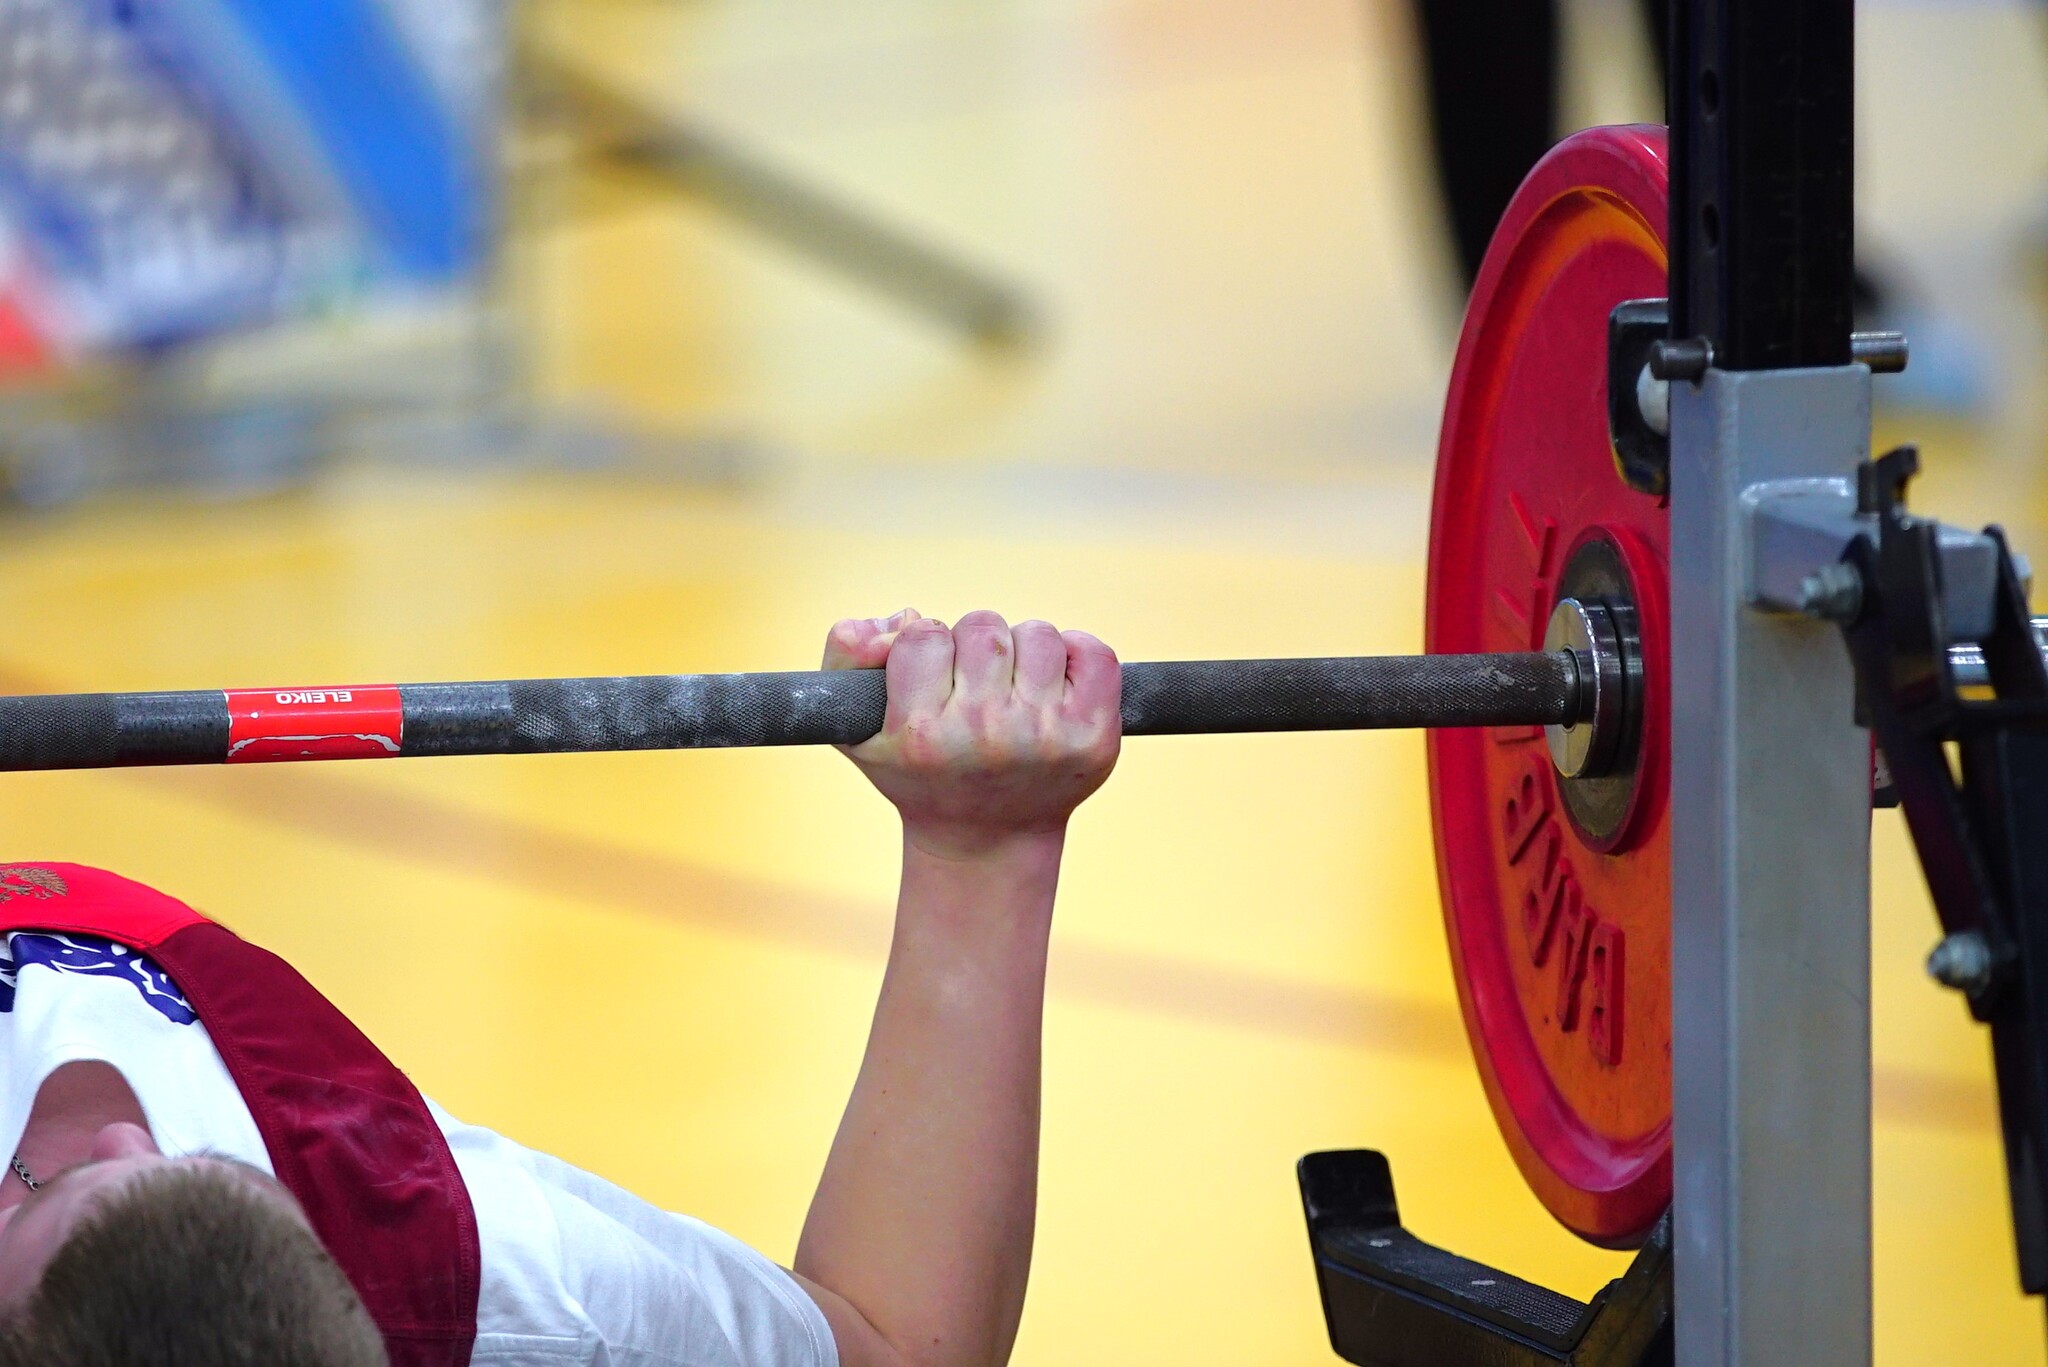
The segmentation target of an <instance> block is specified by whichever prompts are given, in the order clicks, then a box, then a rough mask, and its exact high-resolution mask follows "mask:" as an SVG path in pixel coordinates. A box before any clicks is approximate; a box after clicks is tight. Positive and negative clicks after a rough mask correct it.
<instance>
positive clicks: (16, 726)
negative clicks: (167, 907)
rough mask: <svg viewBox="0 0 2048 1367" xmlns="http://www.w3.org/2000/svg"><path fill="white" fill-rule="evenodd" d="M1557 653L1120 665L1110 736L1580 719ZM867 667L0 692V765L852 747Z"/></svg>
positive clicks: (878, 720) (1572, 678)
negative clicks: (1117, 720) (1118, 723)
mask: <svg viewBox="0 0 2048 1367" xmlns="http://www.w3.org/2000/svg"><path fill="white" fill-rule="evenodd" d="M1580 691H1581V690H1580V688H1579V669H1578V665H1577V661H1576V659H1575V657H1574V656H1573V655H1572V654H1571V653H1570V652H1565V651H1559V652H1556V653H1551V654H1542V653H1534V652H1530V653H1516V654H1496V655H1419V656H1365V657H1355V658H1345V659H1303V660H1188V661H1171V662H1164V663H1150V664H1128V665H1125V666H1124V669H1123V706H1122V712H1123V723H1124V733H1125V734H1126V735H1133V736H1145V735H1190V734H1221V733H1225V732H1249V731H1322V730H1359V729H1384V728H1396V727H1444V726H1540V725H1548V724H1552V723H1570V722H1574V721H1577V720H1579V719H1580V710H1581V706H1582V704H1581V701H1580ZM885 704H886V695H885V685H884V679H883V674H882V671H881V670H878V669H862V670H844V671H827V672H817V671H813V672H802V673H784V674H677V675H650V676H641V677H624V678H589V679H523V680H505V681H498V682H486V683H426V684H401V685H397V686H395V687H393V686H376V687H351V688H315V689H291V688H282V689H244V690H227V691H221V690H206V691H192V692H175V693H79V694H51V695H43V696H30V697H11V698H0V771H15V770H27V769H99V768H109V767H113V766H125V765H159V764H219V763H223V762H235V761H241V760H298V759H348V758H372V757H384V756H417V755H499V754H552V753H570V752H588V751H606V750H663V749H696V748H707V747H720V746H751V745H820V744H853V743H856V742H859V741H861V740H865V739H866V738H867V737H869V736H871V735H873V734H874V733H875V732H876V731H878V730H880V729H881V726H882V720H883V712H884V708H885Z"/></svg>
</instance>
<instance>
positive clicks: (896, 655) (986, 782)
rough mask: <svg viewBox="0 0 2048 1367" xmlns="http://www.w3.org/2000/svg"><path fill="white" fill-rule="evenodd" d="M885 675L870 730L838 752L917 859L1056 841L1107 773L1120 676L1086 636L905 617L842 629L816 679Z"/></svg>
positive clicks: (1110, 656)
mask: <svg viewBox="0 0 2048 1367" xmlns="http://www.w3.org/2000/svg"><path fill="white" fill-rule="evenodd" d="M878 667H880V668H886V669H887V671H888V681H889V709H888V714H887V717H886V719H885V720H884V721H883V723H882V729H881V731H880V732H879V733H878V734H877V735H875V736H873V737H871V738H870V739H868V740H865V741H863V742H861V743H860V744H859V745H855V746H850V747H847V748H846V753H847V754H848V755H849V756H850V757H851V758H852V760H853V762H854V763H855V764H857V765H859V766H860V768H861V771H862V772H863V773H865V774H866V775H867V776H868V778H869V779H870V780H871V781H872V782H873V783H874V785H875V786H876V787H877V788H879V789H881V791H882V795H883V796H885V797H887V798H888V799H889V801H891V802H893V803H894V804H896V810H897V811H898V812H900V813H902V816H903V828H904V834H905V836H906V838H908V839H909V840H910V842H911V843H912V844H914V845H916V846H917V847H918V848H919V849H921V850H923V851H924V852H925V853H926V854H929V855H935V856H937V857H939V858H943V859H965V858H970V857H973V856H976V855H979V854H983V853H986V852H989V851H991V850H994V849H999V848H1001V847H1002V846H1004V845H1006V844H1008V843H1010V842H1012V841H1014V840H1016V839H1017V838H1019V837H1034V836H1053V837H1055V838H1056V837H1058V836H1059V834H1060V833H1062V832H1063V831H1064V830H1065V829H1066V825H1067V818H1068V816H1070V815H1071V814H1072V813H1073V810H1074V808H1076V807H1078V806H1079V805H1080V804H1081V802H1082V800H1083V799H1084V798H1086V797H1087V796H1088V795H1089V794H1090V793H1092V792H1094V791H1095V790H1096V789H1097V788H1099V787H1101V786H1102V782H1103V780H1104V779H1106V778H1108V777H1109V771H1110V770H1111V769H1112V768H1114V767H1115V766H1116V757H1117V749H1118V744H1119V741H1120V740H1121V737H1122V718H1121V715H1120V710H1119V709H1120V703H1121V699H1122V676H1121V672H1120V669H1119V666H1118V664H1117V658H1116V654H1115V652H1114V651H1112V650H1111V649H1110V648H1109V647H1108V646H1106V645H1104V644H1103V643H1102V642H1101V641H1098V640H1096V639H1095V638H1094V637H1093V636H1090V635H1089V634H1088V633H1087V632H1085V631H1068V632H1061V631H1056V630H1054V628H1053V627H1052V626H1051V625H1050V624H1048V623H1045V622H1019V623H1018V624H1017V625H1016V626H1014V627H1012V626H1010V625H1009V624H1007V623H1006V622H1004V621H1003V619H1002V618H1001V617H998V616H997V615H996V614H995V613H993V612H970V613H968V614H967V615H966V616H965V617H963V618H961V619H960V624H959V625H958V626H956V627H954V628H952V629H951V630H948V629H947V627H946V624H945V623H944V622H938V621H933V620H932V619H931V618H929V617H922V616H920V615H918V613H917V612H916V611H914V610H912V609H908V608H906V609H905V610H903V611H902V612H899V613H897V614H896V615H895V616H894V617H889V618H876V619H868V620H849V621H844V622H841V623H839V624H838V625H837V626H835V627H833V628H832V634H831V635H830V636H828V637H827V638H826V641H825V668H827V669H874V668H878Z"/></svg>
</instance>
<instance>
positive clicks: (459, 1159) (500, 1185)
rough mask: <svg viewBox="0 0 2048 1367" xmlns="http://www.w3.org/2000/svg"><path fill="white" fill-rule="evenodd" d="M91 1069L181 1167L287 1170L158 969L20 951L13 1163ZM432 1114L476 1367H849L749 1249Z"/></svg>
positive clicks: (19, 945)
mask: <svg viewBox="0 0 2048 1367" xmlns="http://www.w3.org/2000/svg"><path fill="white" fill-rule="evenodd" d="M84 1060H96V1061H99V1062H104V1063H107V1064H109V1065H111V1066H112V1067H114V1068H115V1069H117V1070H119V1071H120V1073H121V1075H122V1076H123V1077H124V1078H126V1079H127V1082H128V1085H129V1087H131V1088H132V1089H133V1090H134V1092H135V1096H136V1099H137V1100H138V1101H139V1102H141V1104H142V1111H143V1114H144V1116H145V1117H147V1119H148V1121H149V1128H150V1133H151V1134H152V1135H154V1136H155V1138H156V1142H157V1147H159V1148H160V1149H162V1150H163V1151H164V1152H165V1153H166V1154H169V1155H172V1156H177V1155H179V1154H185V1153H191V1152H193V1151H195V1150H198V1149H206V1150H209V1151H211V1152H214V1153H218V1154H221V1155H223V1156H225V1157H228V1158H238V1159H240V1160H242V1161H243V1162H245V1163H250V1164H253V1165H254V1166H256V1167H258V1168H260V1169H262V1170H263V1171H264V1172H271V1171H272V1169H271V1166H270V1155H269V1153H268V1152H267V1151H266V1150H265V1148H264V1145H263V1136H262V1134H261V1133H260V1132H259V1131H258V1130H257V1128H256V1121H255V1119H254V1117H252V1116H251V1115H250V1113H249V1108H248V1106H247V1105H246V1104H245V1103H244V1102H243V1100H242V1095H241V1092H240V1091H239V1090H237V1088H236V1087H235V1083H234V1079H233V1078H231V1077H230V1076H229V1075H228V1071H227V1066H226V1065H225V1064H223V1063H222V1062H221V1059H220V1055H219V1054H218V1053H217V1052H215V1050H214V1047H213V1042H212V1040H211V1039H210V1038H208V1036H207V1033H206V1027H205V1026H204V1025H202V1024H201V1023H200V1022H199V1020H198V1018H197V1017H196V1016H195V1015H194V1014H193V1012H192V1009H191V1007H190V1006H189V1005H187V1004H186V1002H185V999H184V998H183V997H182V996H181V995H180V994H179V992H178V989H177V987H176V986H175V985H174V984H173V983H172V982H171V980H170V979H169V978H168V977H166V976H165V974H164V973H163V971H162V970H161V969H159V968H158V967H157V966H156V965H155V964H153V963H151V962H150V961H149V960H148V959H146V958H144V957H142V956H141V955H138V954H136V953H135V952H134V951H132V950H129V949H127V948H126V947H124V946H121V945H116V944H111V943H109V942H108V941H105V940H99V939H94V938H92V937H89V936H80V935H51V934H41V933H28V932H16V933H14V934H12V935H9V936H7V937H6V944H5V948H4V951H0V1157H4V1156H5V1155H6V1154H11V1153H13V1152H14V1151H15V1149H16V1148H17V1147H18V1146H19V1145H20V1142H21V1135H22V1131H23V1129H24V1128H25V1127H26V1126H27V1124H28V1115H29V1109H30V1107H32V1106H33V1105H34V1103H35V1098H36V1092H37V1090H38V1089H39V1088H41V1086H42V1084H43V1080H44V1079H45V1078H47V1077H48V1076H49V1075H50V1074H51V1073H53V1072H55V1071H56V1070H57V1069H58V1068H60V1067H62V1066H63V1065H64V1064H66V1063H73V1062H79V1061H84ZM428 1105H429V1107H430V1109H431V1110H432V1112H433V1116H434V1119H435V1121H436V1122H437V1123H438V1124H439V1125H440V1127H441V1132H442V1134H443V1135H445V1136H446V1137H447V1140H448V1148H449V1151H450V1152H451V1153H452V1154H453V1155H454V1158H455V1166H456V1168H457V1169H458V1170H459V1171H460V1172H461V1173H462V1180H463V1182H464V1183H465V1184H466V1185H467V1186H468V1188H469V1198H470V1204H471V1206H472V1207H473V1208H474V1209H475V1211H476V1223H477V1237H478V1242H479V1244H480V1246H481V1251H482V1264H483V1266H482V1274H481V1279H480V1280H481V1284H480V1287H479V1291H478V1295H477V1317H476V1318H477V1334H476V1347H475V1350H474V1351H473V1352H472V1354H471V1357H470V1360H471V1361H472V1362H474V1363H490V1364H502V1365H504V1367H510V1365H511V1364H523V1363H534V1364H557V1363H588V1364H592V1367H838V1353H837V1350H836V1349H835V1348H834V1346H833V1342H832V1331H831V1329H830V1328H829V1327H828V1326H827V1325H826V1323H825V1317H824V1315H823V1314H822V1313H821V1312H820V1311H819V1309H818V1307H817V1304H816V1303H815V1302H814V1301H812V1300H811V1298H810V1296H809V1295H808V1294H806V1293H805V1291H804V1290H803V1288H802V1287H800V1286H798V1285H797V1283H796V1281H795V1280H794V1279H793V1278H792V1277H791V1276H790V1275H789V1274H788V1273H787V1272H784V1271H783V1270H782V1269H781V1268H779V1267H777V1266H776V1265H775V1264H774V1263H772V1262H770V1261H769V1260H768V1259H766V1258H764V1257H762V1256H761V1255H760V1254H758V1253H756V1252H754V1250H752V1249H751V1248H748V1247H747V1246H746V1245H745V1244H742V1243H740V1242H739V1241H738V1240H737V1239H734V1238H732V1237H731V1236H729V1235H726V1234H723V1233H721V1232H719V1231H718V1230H715V1229H713V1228H711V1227H710V1226H709V1225H706V1224H703V1223H702V1222H700V1221H697V1220H693V1219H691V1218H690V1217H688V1216H686V1215H673V1214H670V1213H669V1212H667V1211H664V1210H660V1209H657V1208H656V1207H654V1206H651V1205H649V1204H647V1203H646V1202H645V1201H642V1200H641V1199H640V1198H638V1197H637V1196H634V1195H632V1194H631V1193H630V1192H627V1191H624V1190H622V1189H620V1188H618V1187H615V1186H613V1185H612V1184H611V1183H609V1182H606V1181H604V1180H603V1179H602V1178H598V1177H593V1176H591V1175H590V1174H589V1173H587V1172H582V1171H580V1170H578V1169H576V1168H574V1167H571V1166H570V1165H569V1164H567V1163H564V1162H562V1161H561V1160H560V1159H557V1158H552V1157H550V1156H548V1155H547V1154H544V1153H536V1152H534V1151H533V1150H531V1149H527V1148H524V1147H522V1146H520V1145H518V1144H515V1143H513V1142H512V1141H511V1140H509V1139H506V1138H504V1137H503V1136H502V1135H498V1134H494V1133H492V1132H491V1131H489V1130H485V1129H480V1128H478V1127H477V1126H474V1125H465V1124H463V1123H462V1122H460V1121H458V1120H456V1119H455V1118H454V1117H453V1116H450V1115H449V1114H448V1113H447V1112H446V1111H443V1110H442V1109H441V1108H440V1107H438V1106H434V1105H433V1103H431V1102H429V1103H428Z"/></svg>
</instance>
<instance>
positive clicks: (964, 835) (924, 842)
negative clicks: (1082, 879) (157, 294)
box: [903, 820, 1067, 876]
mask: <svg viewBox="0 0 2048 1367" xmlns="http://www.w3.org/2000/svg"><path fill="white" fill-rule="evenodd" d="M1066 843H1067V829H1066V823H1064V822H1062V823H1060V824H1059V825H1057V826H1053V827H1050V828H1046V829H1039V830H993V831H992V830H987V829H982V828H976V827H964V826H957V825H952V824H949V823H946V822H934V821H908V820H906V821H905V822H904V823H903V858H904V863H905V867H906V868H907V867H908V866H909V864H910V862H911V861H912V860H916V861H918V862H920V863H930V864H935V865H941V866H950V867H957V868H960V869H967V870H977V871H980V872H982V873H984V874H987V875H996V876H1004V875H1007V876H1029V875H1031V874H1033V873H1039V872H1043V873H1054V874H1056V873H1057V872H1058V871H1059V865H1060V854H1061V851H1062V850H1064V849H1065V847H1066Z"/></svg>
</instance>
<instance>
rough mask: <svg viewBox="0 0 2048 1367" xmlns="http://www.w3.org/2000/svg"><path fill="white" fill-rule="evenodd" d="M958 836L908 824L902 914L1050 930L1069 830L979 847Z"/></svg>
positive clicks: (1030, 834) (1012, 837)
mask: <svg viewBox="0 0 2048 1367" xmlns="http://www.w3.org/2000/svg"><path fill="white" fill-rule="evenodd" d="M953 834H954V833H950V832H933V831H930V830H928V829H920V828H917V827H913V826H911V825H909V824H906V825H905V826H904V830H903V898H902V901H901V902H900V904H899V907H898V910H899V913H901V914H908V915H911V916H913V917H915V918H917V919H920V920H926V919H929V918H931V917H933V916H936V917H938V918H939V920H940V921H941V922H947V921H952V920H954V919H956V918H960V919H963V920H964V922H965V923H968V924H973V925H979V926H983V927H993V926H997V925H1009V926H1020V925H1021V926H1037V927H1040V928H1041V930H1042V929H1043V928H1044V927H1045V926H1048V925H1049V924H1050V922H1051V918H1052V904H1053V894H1054V893H1055V892H1056V891H1057V889H1058V886H1059V872H1060V855H1061V853H1062V851H1063V849H1064V847H1065V844H1066V832H1065V831H1062V830H1053V831H1033V832H1011V833H1009V834H1007V835H1005V836H1004V837H1003V838H1001V839H980V840H973V841H961V840H958V839H957V838H947V837H949V836H952V835H953Z"/></svg>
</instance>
